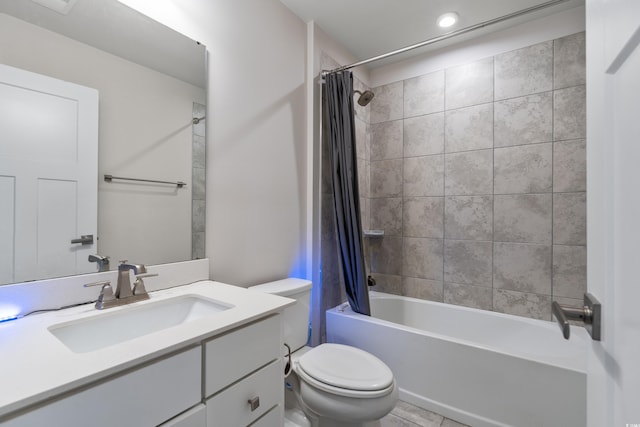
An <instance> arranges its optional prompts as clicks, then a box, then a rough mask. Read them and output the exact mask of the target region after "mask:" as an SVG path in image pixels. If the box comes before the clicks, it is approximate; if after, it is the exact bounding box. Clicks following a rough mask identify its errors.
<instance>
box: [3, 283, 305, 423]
mask: <svg viewBox="0 0 640 427" xmlns="http://www.w3.org/2000/svg"><path fill="white" fill-rule="evenodd" d="M292 303H293V300H290V299H287V298H282V297H277V296H272V295H264V294H260V293H257V292H252V291H248V290H246V289H244V288H239V287H236V286H230V285H226V284H222V283H218V282H212V281H200V282H197V283H193V284H190V285H185V286H178V287H175V288H170V289H165V290H160V291H157V292H152V293H150V299H149V300H147V301H143V302H136V303H133V304H130V305H127V306H122V307H115V308H110V309H106V310H96V309H95V308H94V306H93V304H86V305H81V306H78V307H74V308H70V309H65V310H61V311H56V312H50V313H44V314H35V315H31V316H27V317H24V318H22V319H19V320H17V321H12V322H6V323H3V324H0V337H2V342H1V344H0V348H1V351H2V360H3V363H2V366H0V378H2V386H1V393H0V426H3V427H4V426H10V427H14V426H34V425H60V426H81V425H91V426H105V427H106V426H114V425H118V426H156V425H162V426H180V427H187V426H188V427H192V426H193V427H195V426H198V427H204V426H225V427H228V426H247V425H249V424H251V425H252V426H281V425H282V423H283V411H284V409H283V399H284V397H283V388H282V377H283V361H282V358H281V357H280V355H281V349H280V342H281V314H280V313H281V312H282V310H283V309H284V308H285V307H286V306H288V305H290V304H292Z"/></svg>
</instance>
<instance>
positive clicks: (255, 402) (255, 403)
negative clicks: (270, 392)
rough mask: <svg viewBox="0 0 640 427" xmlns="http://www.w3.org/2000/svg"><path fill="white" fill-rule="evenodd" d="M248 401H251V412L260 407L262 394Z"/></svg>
mask: <svg viewBox="0 0 640 427" xmlns="http://www.w3.org/2000/svg"><path fill="white" fill-rule="evenodd" d="M247 403H249V406H250V407H251V412H253V411H255V410H256V409H258V408H259V407H260V396H256V397H254V398H253V399H249V400H247Z"/></svg>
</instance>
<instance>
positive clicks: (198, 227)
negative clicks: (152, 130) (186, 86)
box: [191, 102, 207, 259]
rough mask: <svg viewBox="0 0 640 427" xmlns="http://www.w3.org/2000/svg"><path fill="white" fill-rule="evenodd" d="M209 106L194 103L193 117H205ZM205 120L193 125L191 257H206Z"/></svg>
mask: <svg viewBox="0 0 640 427" xmlns="http://www.w3.org/2000/svg"><path fill="white" fill-rule="evenodd" d="M206 112H207V108H206V107H205V106H204V105H202V104H198V103H196V102H194V103H193V118H201V117H205V115H206ZM205 123H206V122H205V121H204V120H203V121H200V123H198V124H195V123H194V124H193V125H192V126H191V132H192V135H193V144H192V154H191V164H192V168H193V169H192V177H191V182H192V188H191V199H192V200H191V202H192V206H191V259H202V258H204V257H205V218H206V212H205V203H206V201H205V199H206V197H205V171H206V160H205V159H206V158H205V154H206V152H205Z"/></svg>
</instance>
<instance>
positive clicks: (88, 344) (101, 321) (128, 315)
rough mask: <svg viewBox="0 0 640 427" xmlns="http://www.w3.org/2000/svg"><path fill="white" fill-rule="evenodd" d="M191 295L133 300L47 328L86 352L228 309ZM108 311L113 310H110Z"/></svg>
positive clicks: (69, 345)
mask: <svg viewBox="0 0 640 427" xmlns="http://www.w3.org/2000/svg"><path fill="white" fill-rule="evenodd" d="M232 307H233V306H232V305H227V304H223V303H220V302H216V301H212V300H209V299H205V298H201V297H198V296H195V295H183V296H179V297H175V298H170V299H166V300H163V301H158V302H147V303H141V304H140V303H135V304H133V305H131V306H128V307H126V306H125V307H124V308H123V309H106V310H105V311H104V312H103V313H101V314H99V315H96V316H93V317H90V318H86V319H80V320H75V321H71V322H65V323H62V324H58V325H53V326H51V327H49V332H51V333H52V334H53V335H54V336H55V337H56V338H58V339H59V340H60V341H61V342H62V343H63V344H64V345H66V346H67V347H68V348H69V349H70V350H71V351H73V352H75V353H87V352H90V351H94V350H99V349H101V348H105V347H108V346H111V345H114V344H118V343H121V342H124V341H129V340H132V339H134V338H138V337H141V336H143V335H147V334H150V333H153V332H157V331H161V330H163V329H167V328H171V327H173V326H177V325H181V324H184V323H187V322H191V321H193V320H197V319H201V318H203V317H206V316H210V315H212V314H215V313H219V312H221V311H225V310H228V309H230V308H232ZM109 310H114V311H113V312H110V311H109Z"/></svg>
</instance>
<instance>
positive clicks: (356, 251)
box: [325, 71, 371, 315]
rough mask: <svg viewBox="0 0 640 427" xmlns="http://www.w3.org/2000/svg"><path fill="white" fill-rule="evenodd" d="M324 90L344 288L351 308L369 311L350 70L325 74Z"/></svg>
mask: <svg viewBox="0 0 640 427" xmlns="http://www.w3.org/2000/svg"><path fill="white" fill-rule="evenodd" d="M325 90H326V102H325V117H326V118H327V126H326V127H325V129H326V132H327V141H328V142H329V143H330V144H331V170H332V175H333V196H334V197H333V199H334V207H335V209H334V210H335V218H336V229H337V234H338V246H339V249H340V251H339V252H340V258H341V260H342V273H343V277H344V282H345V291H346V294H347V299H348V301H349V305H351V308H352V309H353V311H356V312H358V313H362V314H366V315H370V314H371V309H370V307H369V293H368V288H367V277H366V271H365V263H364V251H363V245H362V222H361V221H360V195H359V192H358V168H357V158H356V136H355V120H354V107H353V76H352V74H351V72H350V71H342V72H337V73H331V74H328V75H326V76H325Z"/></svg>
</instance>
